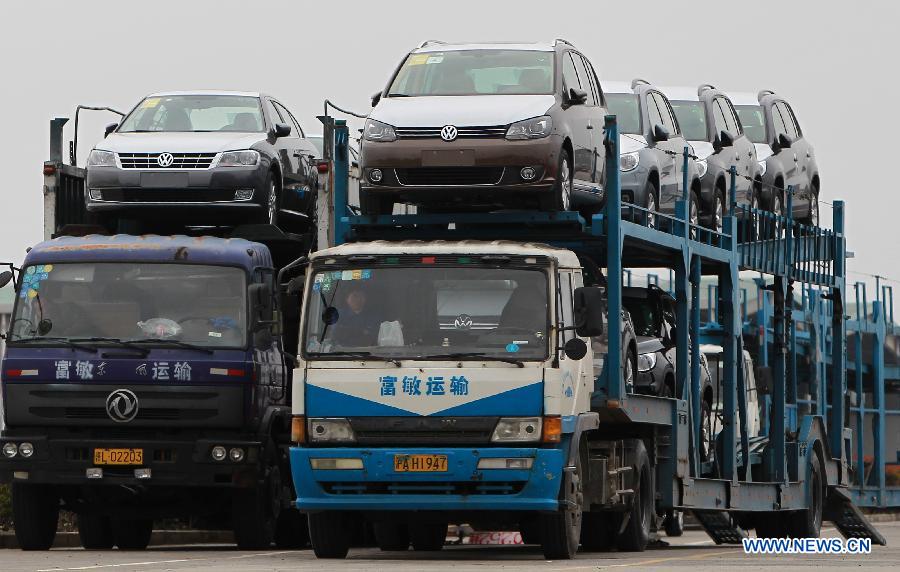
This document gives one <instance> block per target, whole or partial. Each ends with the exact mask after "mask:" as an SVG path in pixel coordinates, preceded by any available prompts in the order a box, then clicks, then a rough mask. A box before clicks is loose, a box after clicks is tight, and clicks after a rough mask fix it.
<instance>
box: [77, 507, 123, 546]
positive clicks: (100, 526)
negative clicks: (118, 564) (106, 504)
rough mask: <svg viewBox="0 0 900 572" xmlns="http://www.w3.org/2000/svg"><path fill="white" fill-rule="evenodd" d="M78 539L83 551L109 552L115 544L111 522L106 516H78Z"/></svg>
mask: <svg viewBox="0 0 900 572" xmlns="http://www.w3.org/2000/svg"><path fill="white" fill-rule="evenodd" d="M78 538H79V539H80V540H81V546H82V548H84V549H85V550H109V549H110V548H112V547H113V545H114V544H115V539H114V538H113V529H112V521H111V520H110V518H109V517H108V516H101V515H96V514H79V515H78Z"/></svg>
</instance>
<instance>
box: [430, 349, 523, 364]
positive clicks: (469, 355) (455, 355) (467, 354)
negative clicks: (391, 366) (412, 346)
mask: <svg viewBox="0 0 900 572" xmlns="http://www.w3.org/2000/svg"><path fill="white" fill-rule="evenodd" d="M444 358H447V359H457V358H481V359H484V360H486V361H502V362H503V363H511V364H513V365H516V366H518V367H525V364H524V363H522V362H521V361H519V360H517V359H512V358H508V357H503V356H495V355H490V354H486V353H484V352H455V353H449V354H434V355H428V356H417V357H416V359H444Z"/></svg>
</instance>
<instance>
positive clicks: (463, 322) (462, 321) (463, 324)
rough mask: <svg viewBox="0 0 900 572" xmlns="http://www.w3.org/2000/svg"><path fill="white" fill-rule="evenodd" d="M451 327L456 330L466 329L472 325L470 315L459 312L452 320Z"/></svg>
mask: <svg viewBox="0 0 900 572" xmlns="http://www.w3.org/2000/svg"><path fill="white" fill-rule="evenodd" d="M453 327H454V328H456V329H457V330H468V329H469V328H471V327H472V316H470V315H468V314H460V315H459V316H457V317H456V319H455V320H453Z"/></svg>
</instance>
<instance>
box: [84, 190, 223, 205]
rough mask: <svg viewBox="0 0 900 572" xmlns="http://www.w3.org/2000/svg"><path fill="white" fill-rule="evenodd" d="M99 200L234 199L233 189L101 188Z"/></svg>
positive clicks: (126, 201) (192, 201)
mask: <svg viewBox="0 0 900 572" xmlns="http://www.w3.org/2000/svg"><path fill="white" fill-rule="evenodd" d="M92 192H93V193H95V194H96V193H97V192H99V193H100V196H101V197H102V198H100V199H99V200H102V201H110V202H117V203H212V202H231V201H234V191H233V190H191V189H99V190H94V191H92Z"/></svg>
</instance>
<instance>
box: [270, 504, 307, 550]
mask: <svg viewBox="0 0 900 572" xmlns="http://www.w3.org/2000/svg"><path fill="white" fill-rule="evenodd" d="M275 546H277V547H278V548H282V549H286V550H299V549H301V548H306V547H307V546H309V526H308V524H307V521H306V515H304V514H303V513H301V512H300V511H299V510H297V509H295V508H287V509H282V510H281V513H279V515H278V521H277V522H276V524H275Z"/></svg>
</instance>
